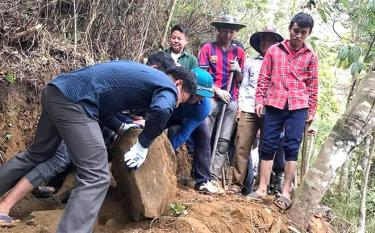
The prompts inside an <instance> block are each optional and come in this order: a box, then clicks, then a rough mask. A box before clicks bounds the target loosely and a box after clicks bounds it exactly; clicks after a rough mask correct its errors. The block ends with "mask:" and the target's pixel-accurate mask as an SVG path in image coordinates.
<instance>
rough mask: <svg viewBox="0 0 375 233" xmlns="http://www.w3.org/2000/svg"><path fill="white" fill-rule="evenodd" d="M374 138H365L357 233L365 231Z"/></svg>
mask: <svg viewBox="0 0 375 233" xmlns="http://www.w3.org/2000/svg"><path fill="white" fill-rule="evenodd" d="M374 132H375V131H374ZM374 136H375V133H373V135H372V139H370V138H367V143H366V149H365V158H364V159H365V167H366V169H365V170H364V172H363V180H362V185H361V187H362V190H361V203H360V206H359V224H358V225H359V227H358V233H365V230H366V194H367V184H368V178H369V175H370V168H371V160H372V158H373V156H374V150H375V137H374ZM371 144H372V145H371ZM370 147H371V149H370Z"/></svg>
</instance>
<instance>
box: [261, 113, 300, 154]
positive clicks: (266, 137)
mask: <svg viewBox="0 0 375 233" xmlns="http://www.w3.org/2000/svg"><path fill="white" fill-rule="evenodd" d="M306 117H307V109H306V108H304V109H298V110H288V107H287V106H286V107H285V108H284V109H277V108H274V107H270V106H267V108H266V114H265V116H264V128H263V137H262V143H261V148H260V159H262V160H273V159H274V155H275V153H276V151H277V150H278V149H279V143H280V140H281V139H280V134H281V132H282V131H283V129H284V126H285V139H284V145H283V148H284V153H285V160H286V161H297V156H298V151H299V147H300V144H301V141H302V137H303V131H304V128H305V123H306Z"/></svg>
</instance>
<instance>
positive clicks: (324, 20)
mask: <svg viewBox="0 0 375 233" xmlns="http://www.w3.org/2000/svg"><path fill="white" fill-rule="evenodd" d="M319 15H320V17H321V18H322V20H323V22H325V23H327V21H328V18H327V15H326V13H325V11H324V9H323V8H319Z"/></svg>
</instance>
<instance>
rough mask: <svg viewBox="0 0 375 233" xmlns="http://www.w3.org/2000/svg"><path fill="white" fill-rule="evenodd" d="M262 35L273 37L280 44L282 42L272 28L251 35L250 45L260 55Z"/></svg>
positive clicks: (281, 38)
mask: <svg viewBox="0 0 375 233" xmlns="http://www.w3.org/2000/svg"><path fill="white" fill-rule="evenodd" d="M264 34H272V35H274V36H275V38H276V42H281V41H283V40H284V38H283V37H282V36H281V35H280V34H278V33H276V29H275V28H273V27H268V28H265V29H264V30H263V31H260V32H256V33H254V34H252V35H251V37H250V45H251V47H253V48H254V49H255V50H256V51H257V52H258V53H260V54H262V50H261V49H260V40H261V38H262V36H263V35H264Z"/></svg>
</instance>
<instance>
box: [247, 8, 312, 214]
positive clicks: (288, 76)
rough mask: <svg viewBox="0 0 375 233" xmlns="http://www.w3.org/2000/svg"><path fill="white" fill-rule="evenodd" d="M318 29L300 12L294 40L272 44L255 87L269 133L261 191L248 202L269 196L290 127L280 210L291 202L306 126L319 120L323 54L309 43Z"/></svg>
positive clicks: (278, 201)
mask: <svg viewBox="0 0 375 233" xmlns="http://www.w3.org/2000/svg"><path fill="white" fill-rule="evenodd" d="M313 26H314V20H313V18H312V17H311V16H310V15H309V14H306V13H298V14H297V15H295V16H294V17H293V19H292V21H291V23H290V25H289V32H290V39H289V40H284V41H283V42H281V43H278V44H275V45H273V46H271V47H270V48H269V49H268V51H267V53H266V55H265V56H264V61H263V64H262V68H261V71H260V74H259V79H258V86H257V89H256V97H255V104H256V105H255V111H256V114H257V115H258V116H259V117H260V116H261V115H264V131H263V138H262V143H261V144H262V146H261V148H260V159H261V163H260V183H259V188H258V190H257V191H256V192H253V193H250V194H249V198H253V199H254V198H255V199H261V198H263V197H264V196H265V195H266V191H267V184H268V181H269V179H270V175H271V171H272V165H273V159H274V155H275V153H276V151H277V149H278V145H279V141H280V133H281V132H282V130H283V129H284V127H285V141H284V145H283V147H284V152H285V160H286V165H285V182H284V187H283V190H282V194H281V196H280V197H279V198H277V199H276V201H275V204H276V205H277V206H278V207H279V208H281V209H287V208H289V207H290V206H291V204H292V201H291V191H292V181H293V178H294V174H295V171H296V167H297V156H298V151H299V147H300V143H301V141H302V137H303V131H304V127H305V124H306V122H308V123H310V122H312V120H313V119H314V115H315V112H316V107H317V95H318V56H317V55H316V54H315V53H314V52H313V51H312V50H311V49H310V48H308V47H307V45H306V44H305V40H306V39H307V37H308V36H309V35H310V34H311V31H312V29H313ZM264 109H265V114H263V110H264Z"/></svg>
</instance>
